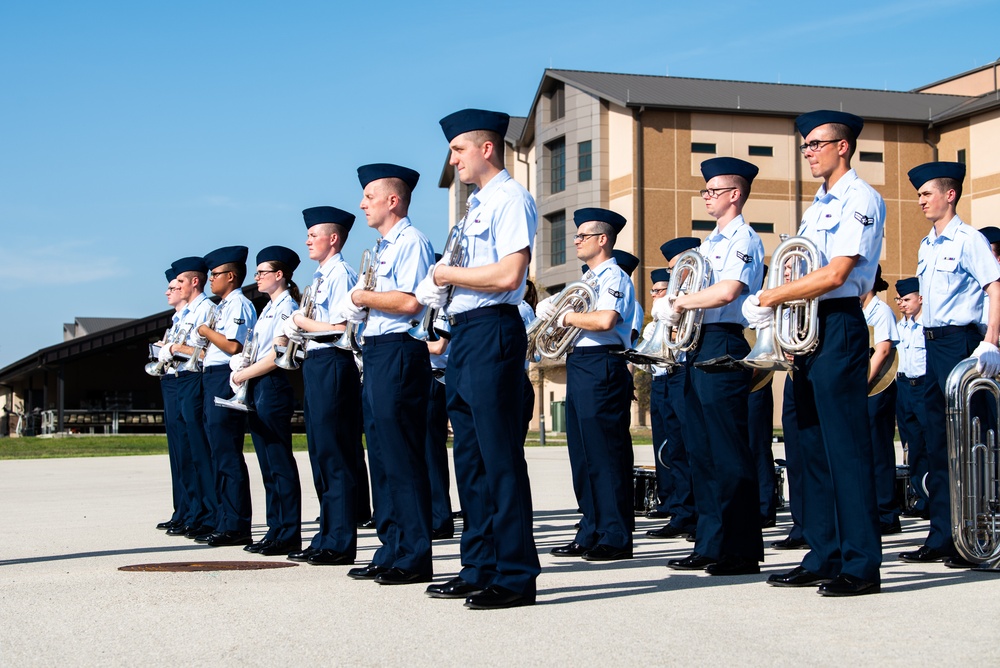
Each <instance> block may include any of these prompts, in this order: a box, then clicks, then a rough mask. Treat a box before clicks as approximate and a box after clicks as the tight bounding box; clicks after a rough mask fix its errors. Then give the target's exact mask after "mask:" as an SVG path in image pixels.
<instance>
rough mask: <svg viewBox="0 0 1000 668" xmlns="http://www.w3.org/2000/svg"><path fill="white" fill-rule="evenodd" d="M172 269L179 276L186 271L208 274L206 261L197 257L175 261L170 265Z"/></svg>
mask: <svg viewBox="0 0 1000 668" xmlns="http://www.w3.org/2000/svg"><path fill="white" fill-rule="evenodd" d="M170 268H171V269H173V270H174V271H175V272H177V274H178V275H180V274H183V273H184V272H185V271H196V272H198V273H199V274H207V273H208V266H207V265H206V264H205V260H204V259H203V258H200V257H197V256H192V257H182V258H181V259H179V260H176V261H174V262H173V263H172V264H171V265H170Z"/></svg>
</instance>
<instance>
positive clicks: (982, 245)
mask: <svg viewBox="0 0 1000 668" xmlns="http://www.w3.org/2000/svg"><path fill="white" fill-rule="evenodd" d="M961 258H962V264H963V265H965V268H966V270H967V271H968V272H969V274H970V275H971V276H972V277H973V278H974V279H976V282H977V283H979V287H981V288H983V289H984V290H985V289H986V286H987V285H989V284H990V283H992V282H993V281H995V280H997V279H1000V264H997V259H996V258H995V257H993V251H991V250H990V243H989V242H988V241H987V240H986V237H984V236H983V235H982V233H981V232H979V231H974V232H972V233H971V234H969V238H968V239H967V240H966V242H965V244H964V248H963V249H962V254H961Z"/></svg>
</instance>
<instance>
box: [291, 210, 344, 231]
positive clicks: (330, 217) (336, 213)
mask: <svg viewBox="0 0 1000 668" xmlns="http://www.w3.org/2000/svg"><path fill="white" fill-rule="evenodd" d="M302 219H303V220H304V221H306V229H308V228H310V227H313V226H314V225H323V224H325V223H335V224H337V225H340V226H341V227H343V228H344V229H346V230H350V229H351V226H352V225H354V214H353V213H348V212H347V211H344V210H343V209H338V208H337V207H335V206H314V207H312V208H311V209H304V210H303V211H302Z"/></svg>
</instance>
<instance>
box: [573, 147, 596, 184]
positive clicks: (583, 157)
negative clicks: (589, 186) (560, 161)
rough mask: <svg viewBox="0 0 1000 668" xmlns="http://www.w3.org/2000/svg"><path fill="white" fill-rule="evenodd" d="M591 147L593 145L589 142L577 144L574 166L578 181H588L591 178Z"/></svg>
mask: <svg viewBox="0 0 1000 668" xmlns="http://www.w3.org/2000/svg"><path fill="white" fill-rule="evenodd" d="M592 146H593V144H591V142H590V141H589V140H588V141H582V142H580V143H579V144H577V151H578V155H579V157H578V158H577V162H576V166H577V170H578V174H579V177H580V181H589V180H591V179H592V178H593V171H592V167H593V160H592V157H591V152H590V151H591V147H592Z"/></svg>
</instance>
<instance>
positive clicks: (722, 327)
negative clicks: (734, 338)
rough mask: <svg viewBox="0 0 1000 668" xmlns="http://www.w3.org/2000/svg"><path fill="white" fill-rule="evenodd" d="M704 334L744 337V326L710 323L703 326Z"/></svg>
mask: <svg viewBox="0 0 1000 668" xmlns="http://www.w3.org/2000/svg"><path fill="white" fill-rule="evenodd" d="M701 331H703V332H706V333H708V332H725V333H727V334H739V335H740V336H743V325H740V324H737V323H735V322H710V323H708V324H707V325H702V326H701Z"/></svg>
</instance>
